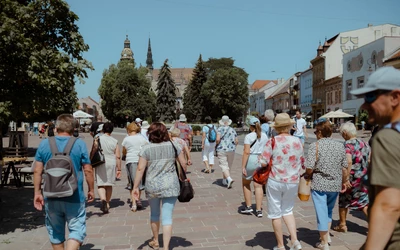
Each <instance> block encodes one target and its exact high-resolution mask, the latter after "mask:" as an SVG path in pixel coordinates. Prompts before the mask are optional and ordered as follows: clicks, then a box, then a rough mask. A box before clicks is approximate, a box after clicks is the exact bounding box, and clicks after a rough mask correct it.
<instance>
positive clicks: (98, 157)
mask: <svg viewBox="0 0 400 250" xmlns="http://www.w3.org/2000/svg"><path fill="white" fill-rule="evenodd" d="M96 140H97V149H96V151H95V152H94V154H93V155H92V158H91V159H90V162H91V163H92V167H94V168H95V167H97V166H99V165H101V164H103V163H105V162H106V161H105V159H104V154H103V150H102V149H101V144H100V138H99V137H97V139H96Z"/></svg>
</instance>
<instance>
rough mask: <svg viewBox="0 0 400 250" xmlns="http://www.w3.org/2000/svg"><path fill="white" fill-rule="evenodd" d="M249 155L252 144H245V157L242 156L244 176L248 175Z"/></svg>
mask: <svg viewBox="0 0 400 250" xmlns="http://www.w3.org/2000/svg"><path fill="white" fill-rule="evenodd" d="M249 155H250V145H249V144H244V148H243V157H242V173H243V175H244V176H247V171H246V164H247V160H248V159H249Z"/></svg>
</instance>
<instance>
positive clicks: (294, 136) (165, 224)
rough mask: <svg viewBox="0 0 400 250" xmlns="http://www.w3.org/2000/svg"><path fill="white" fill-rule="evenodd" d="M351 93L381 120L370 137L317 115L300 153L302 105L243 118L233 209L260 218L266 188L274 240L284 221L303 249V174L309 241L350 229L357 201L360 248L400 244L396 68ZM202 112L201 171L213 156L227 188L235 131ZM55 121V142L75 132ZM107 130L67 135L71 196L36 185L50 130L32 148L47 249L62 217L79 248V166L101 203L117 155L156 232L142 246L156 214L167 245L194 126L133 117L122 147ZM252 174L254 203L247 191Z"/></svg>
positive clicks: (105, 202)
mask: <svg viewBox="0 0 400 250" xmlns="http://www.w3.org/2000/svg"><path fill="white" fill-rule="evenodd" d="M352 93H353V94H354V95H356V96H360V97H364V104H363V105H362V108H363V109H365V110H367V111H368V113H369V123H371V124H379V127H380V128H381V129H380V131H379V132H377V134H375V135H374V138H373V140H372V143H367V142H365V141H363V140H361V139H359V138H357V130H356V127H355V125H354V124H353V123H351V122H347V123H343V124H341V127H340V134H341V136H342V137H343V139H344V143H343V142H339V141H337V140H334V139H332V125H331V123H330V121H329V120H327V119H324V118H321V119H318V120H317V121H316V126H315V132H314V133H315V136H316V138H317V140H316V141H315V142H313V143H311V144H310V146H309V150H308V153H307V154H305V153H304V142H305V140H306V139H307V136H308V133H307V130H306V126H305V122H304V120H303V119H302V118H301V113H300V112H297V113H296V118H295V119H292V118H291V117H289V115H288V114H286V113H280V114H277V115H276V116H275V115H274V113H273V111H272V110H267V111H266V112H265V113H264V115H263V116H261V117H253V116H249V117H248V118H247V119H246V123H247V125H248V127H249V130H250V131H249V133H248V134H247V135H246V136H245V139H244V149H243V156H242V159H241V162H242V164H241V166H242V176H241V177H242V180H241V182H242V189H243V196H244V200H245V206H243V207H242V208H241V209H240V213H242V214H253V213H254V214H255V215H256V216H257V217H258V218H262V217H263V213H264V212H263V207H262V204H263V202H262V201H263V193H265V196H266V200H267V203H266V205H267V206H266V214H267V216H268V218H269V219H271V221H272V227H273V230H274V233H275V237H276V241H277V245H276V246H275V247H274V248H273V249H274V250H283V249H286V248H285V244H284V241H283V232H282V224H283V223H282V221H283V222H284V224H285V225H286V227H287V229H288V231H289V234H290V249H294V250H298V249H302V246H301V239H299V238H298V237H297V228H296V220H295V216H294V214H293V209H294V206H295V201H296V199H297V195H298V188H299V182H300V179H301V178H306V179H307V180H309V181H310V182H311V186H310V196H311V197H312V201H313V204H314V210H315V214H316V222H317V230H318V231H319V242H318V243H317V244H316V246H315V247H316V248H318V249H323V250H328V249H329V248H330V243H331V239H330V233H329V231H330V230H331V229H332V230H335V231H338V232H347V231H348V228H347V224H346V218H347V214H348V211H349V210H359V211H363V212H364V214H365V215H366V216H367V218H368V222H369V228H368V230H369V231H368V236H367V240H366V243H365V244H364V245H363V246H362V247H361V249H363V250H383V249H385V250H386V249H387V250H395V249H400V184H399V183H400V182H399V181H398V179H399V178H400V168H399V166H398V164H399V162H400V154H399V153H398V152H399V149H400V146H399V145H400V144H399V141H400V71H399V70H396V69H393V68H390V67H384V68H381V69H378V70H377V71H376V72H374V73H373V74H372V75H371V76H370V78H369V80H368V82H367V83H366V84H365V86H364V87H363V88H360V89H358V90H354V91H353V92H352ZM205 121H206V125H204V126H203V129H202V140H201V143H202V161H203V163H204V166H205V169H204V171H203V172H204V174H208V173H211V172H212V171H213V167H214V165H215V160H216V159H215V157H217V159H218V166H219V167H220V169H221V173H222V176H223V178H222V183H221V184H222V185H224V186H226V187H227V188H228V189H230V188H231V187H232V185H233V183H234V179H233V178H232V176H231V175H230V170H231V169H232V164H233V162H234V159H235V150H236V146H237V144H238V135H237V133H236V131H235V129H233V128H232V127H231V126H230V125H231V124H232V120H231V119H229V117H228V116H226V115H225V116H223V117H222V118H221V119H220V120H219V121H218V122H219V126H218V127H215V125H214V124H212V122H211V118H210V117H206V118H205ZM56 129H57V133H58V136H56V142H57V146H58V147H59V148H60V149H62V148H64V147H65V145H66V144H67V142H68V138H69V137H71V135H72V134H73V131H74V123H73V117H72V116H71V115H61V116H59V117H58V118H57V122H56ZM143 131H144V133H143ZM112 132H113V125H112V123H109V122H106V123H104V124H103V123H94V124H93V125H92V128H91V133H92V136H93V138H94V140H93V147H92V152H91V153H90V154H89V153H88V152H87V150H86V147H85V146H84V145H82V144H83V142H82V141H81V140H79V139H78V140H77V142H76V143H75V144H74V146H73V148H72V150H71V154H70V155H71V158H72V161H73V164H74V170H75V174H76V175H77V177H78V178H77V179H78V188H77V190H76V191H75V193H74V194H73V196H71V197H65V198H59V199H49V198H47V199H46V198H43V195H42V192H41V185H40V183H41V178H42V172H43V169H44V168H45V166H46V162H47V161H49V159H50V158H51V157H52V152H51V151H50V145H49V142H48V140H43V141H42V142H41V144H40V146H39V148H38V151H37V153H36V159H35V160H36V168H35V176H34V184H35V197H34V206H35V207H36V208H37V209H39V210H41V209H42V208H43V206H44V208H45V211H46V214H47V216H46V227H47V228H48V232H49V235H50V241H51V243H52V244H53V247H54V249H57V247H58V246H60V244H63V243H64V241H65V228H64V227H65V223H67V225H68V229H69V230H70V234H69V237H68V241H67V248H68V247H69V246H71V248H68V249H78V248H79V245H80V244H82V242H83V239H84V238H85V236H86V230H85V229H86V224H85V223H86V222H85V220H84V219H82V218H84V216H85V194H84V193H83V174H84V175H85V177H86V182H87V184H88V186H89V188H88V194H87V197H88V201H92V200H93V199H94V182H96V184H97V192H98V195H99V197H100V203H101V206H100V209H101V211H102V212H103V213H108V212H109V209H110V207H109V202H110V199H111V196H112V187H113V185H115V181H116V179H118V178H120V177H121V168H122V159H124V161H125V167H126V170H127V175H128V182H129V183H128V189H129V192H130V197H131V206H130V209H131V210H132V211H136V210H138V209H142V208H143V206H142V204H141V198H142V195H141V192H142V191H143V190H144V192H145V195H146V199H147V200H148V202H149V205H150V228H151V231H152V234H153V237H152V239H151V240H150V241H149V243H148V244H149V246H150V247H152V248H153V249H159V248H160V244H159V239H158V233H159V229H160V220H161V224H162V230H163V244H164V246H163V247H164V249H169V242H170V239H171V236H172V221H173V220H172V218H173V211H174V207H175V203H176V201H177V197H178V196H179V194H180V184H179V179H178V178H179V177H178V174H177V169H178V168H179V167H182V169H183V170H184V171H186V170H187V166H188V165H190V164H192V158H191V152H190V151H191V147H192V141H193V140H192V129H191V127H190V125H188V124H187V119H186V117H185V115H183V114H182V115H181V116H180V117H179V121H177V122H176V123H175V124H173V126H172V127H171V129H169V130H168V129H167V127H166V125H165V124H163V123H161V122H153V123H152V124H149V123H148V122H146V121H142V120H141V119H140V118H137V119H136V120H135V123H131V124H129V125H128V126H127V136H126V137H125V138H124V140H123V142H122V155H121V153H120V147H119V145H118V141H117V140H116V139H115V138H113V137H112ZM370 144H372V147H371V145H370ZM99 149H101V150H102V152H103V154H104V162H103V163H102V164H100V165H98V166H96V167H95V168H94V169H95V171H94V172H95V173H94V174H93V172H92V171H93V170H92V167H91V165H90V156H93V155H94V153H96V151H98V150H99ZM215 155H216V156H215ZM260 168H269V170H270V172H269V175H268V182H267V183H266V184H265V185H263V184H262V183H259V182H258V181H256V179H255V178H253V176H254V175H253V174H254V173H255V172H257V171H259V169H260ZM214 171H215V170H214ZM45 180H46V179H45ZM252 182H253V188H254V195H255V211H253V204H252V197H251V196H252V193H253V192H252V190H251V184H252ZM68 202H75V204H76V206H74V207H73V208H72V207H68V209H66V204H67V203H68ZM238 202H239V201H238ZM335 204H338V209H339V217H340V219H339V223H338V224H337V225H332V213H333V209H334V207H335ZM55 211H57V212H55ZM72 222H73V223H72Z"/></svg>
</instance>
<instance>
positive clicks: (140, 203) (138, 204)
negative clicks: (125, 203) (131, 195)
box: [136, 200, 143, 210]
mask: <svg viewBox="0 0 400 250" xmlns="http://www.w3.org/2000/svg"><path fill="white" fill-rule="evenodd" d="M136 207H137V210H141V209H143V205H142V201H141V200H138V201H136Z"/></svg>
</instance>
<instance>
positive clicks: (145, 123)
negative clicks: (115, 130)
mask: <svg viewBox="0 0 400 250" xmlns="http://www.w3.org/2000/svg"><path fill="white" fill-rule="evenodd" d="M141 128H143V129H148V128H150V124H149V123H148V122H147V121H143V122H142V127H141Z"/></svg>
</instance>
